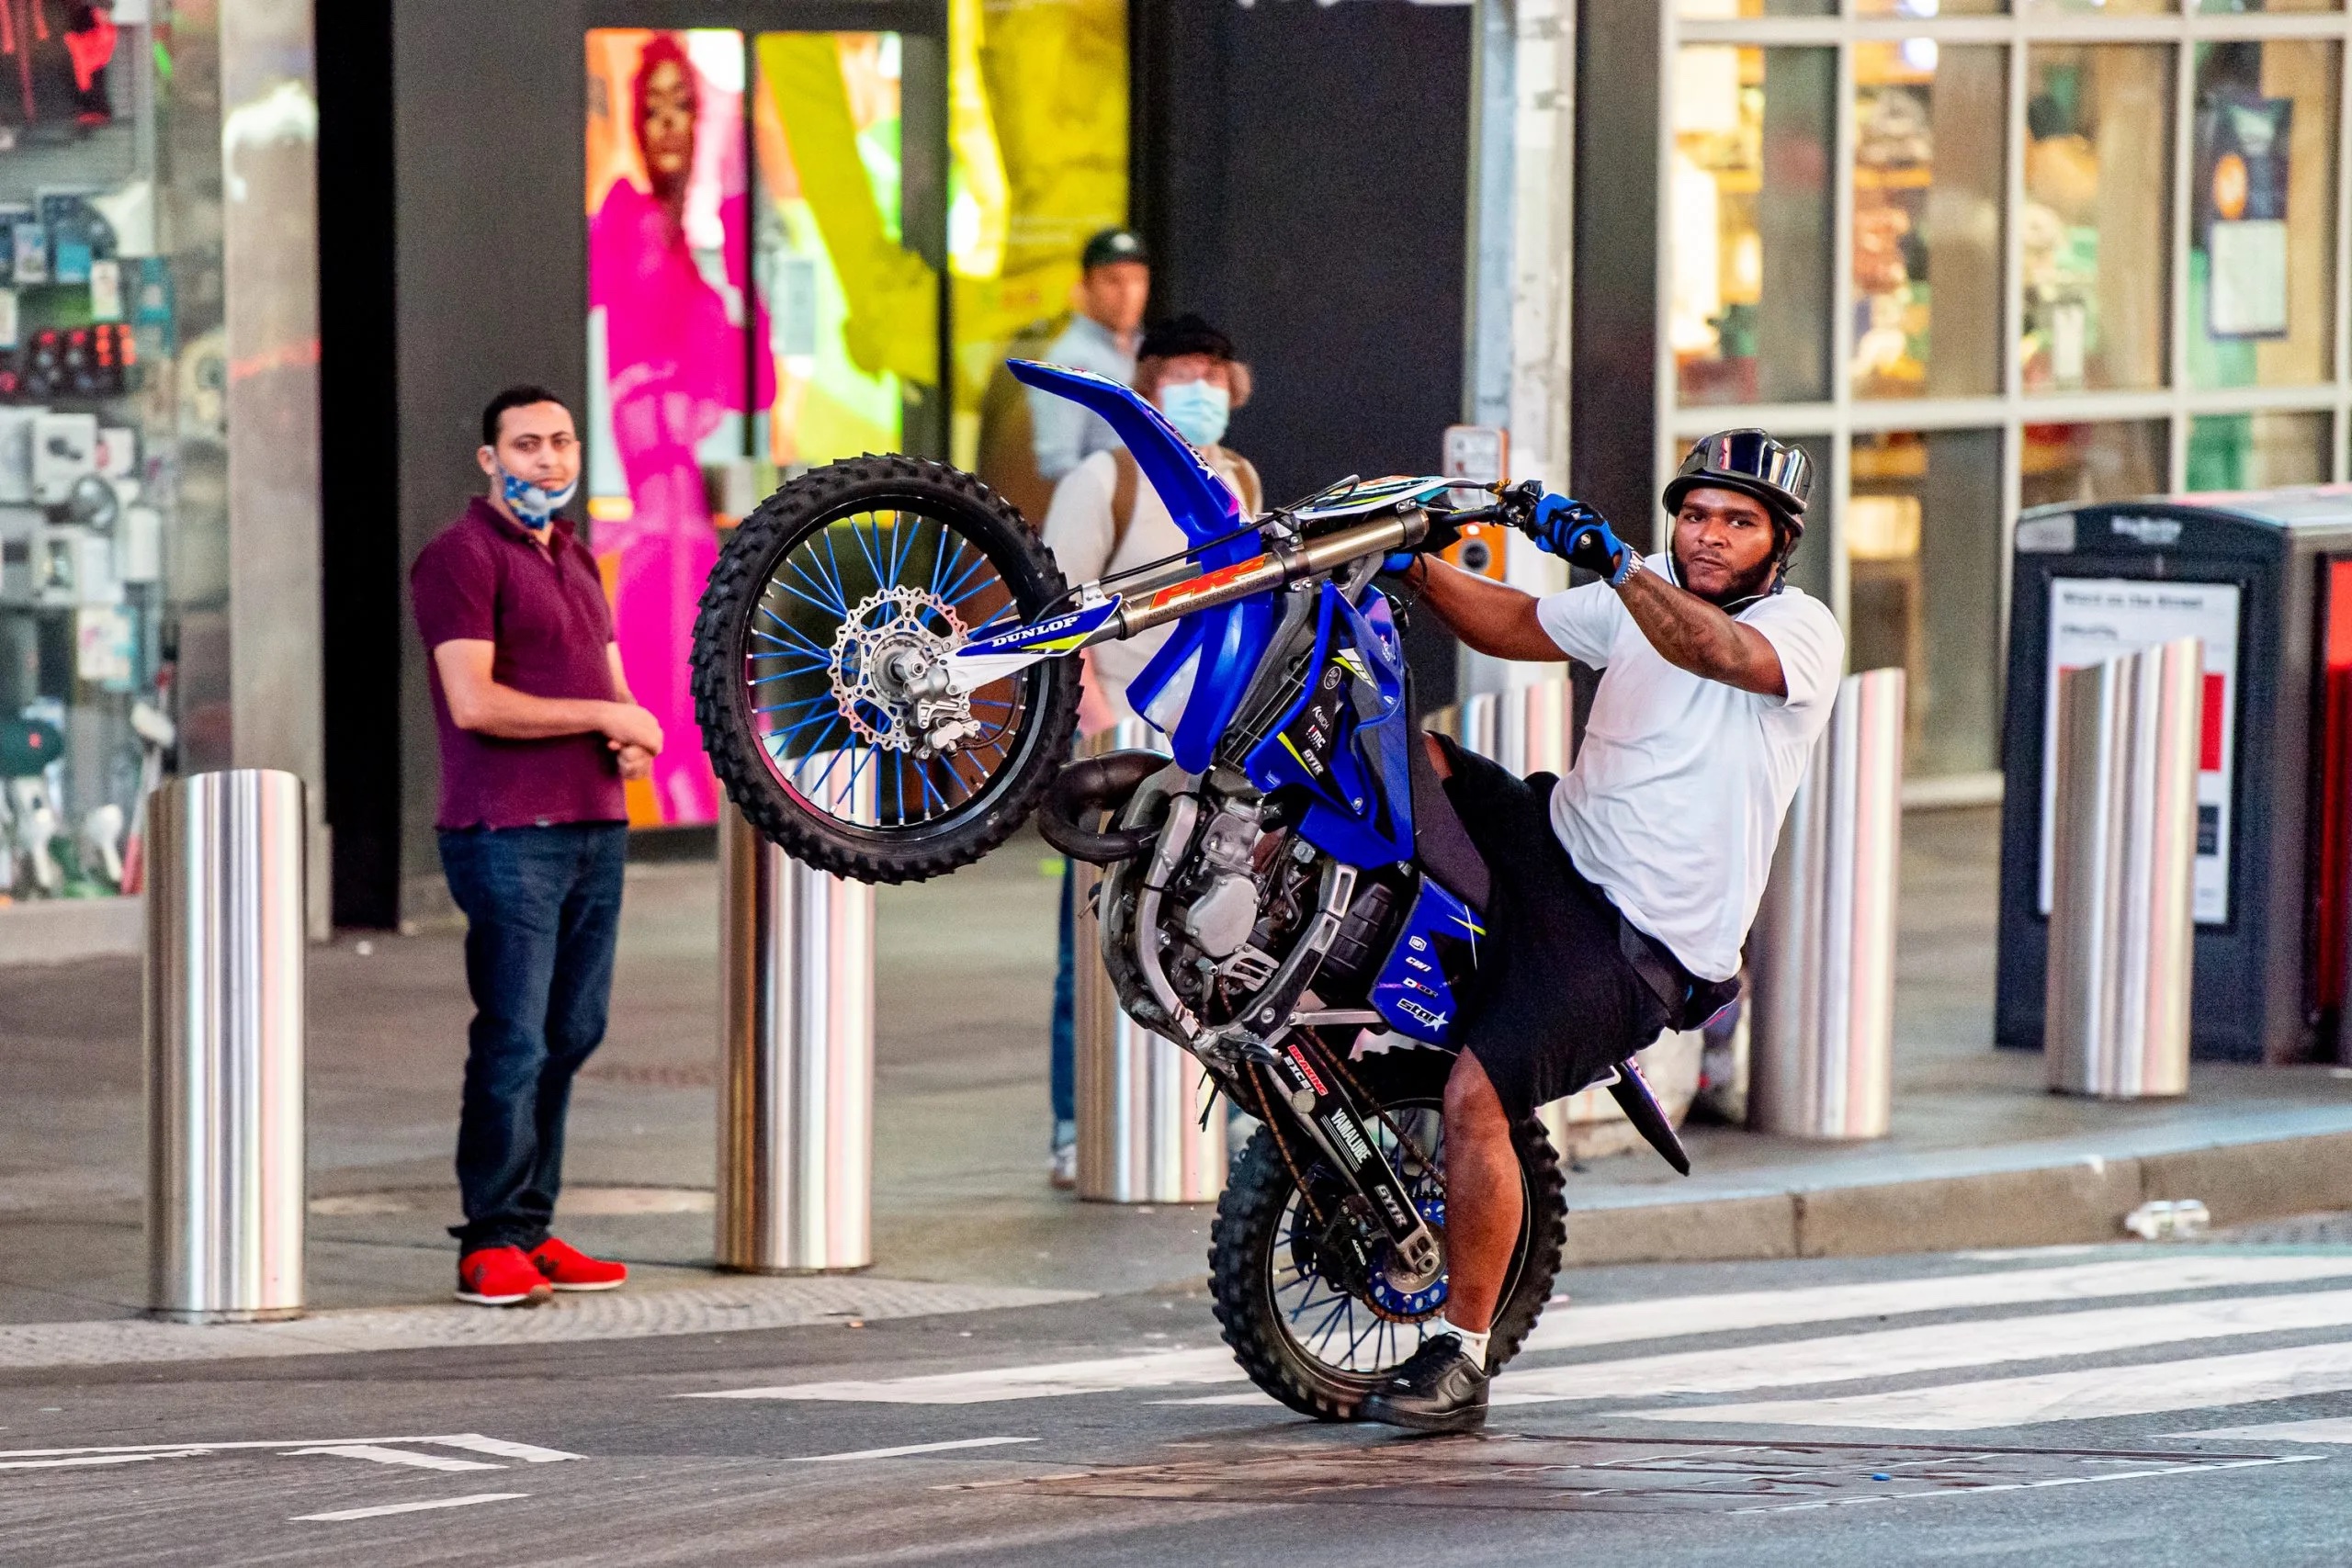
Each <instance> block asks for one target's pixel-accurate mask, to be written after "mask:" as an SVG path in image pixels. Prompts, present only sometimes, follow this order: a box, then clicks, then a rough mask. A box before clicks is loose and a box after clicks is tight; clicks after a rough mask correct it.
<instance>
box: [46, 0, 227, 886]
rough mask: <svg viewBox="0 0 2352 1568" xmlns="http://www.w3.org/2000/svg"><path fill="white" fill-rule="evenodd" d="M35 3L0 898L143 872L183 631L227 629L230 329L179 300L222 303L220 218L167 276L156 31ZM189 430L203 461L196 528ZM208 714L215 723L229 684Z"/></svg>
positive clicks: (204, 634) (163, 48)
mask: <svg viewBox="0 0 2352 1568" xmlns="http://www.w3.org/2000/svg"><path fill="white" fill-rule="evenodd" d="M67 13H71V14H70V15H68V14H67ZM26 15H28V16H29V15H31V13H26ZM49 16H50V17H51V20H50V21H49V22H46V23H44V24H43V25H42V26H41V27H40V28H39V29H38V30H36V29H34V28H32V26H31V25H30V23H29V22H20V23H19V24H18V28H17V32H16V33H15V34H14V35H13V39H14V41H11V42H9V43H8V45H7V52H8V54H9V56H10V57H11V59H10V69H9V71H8V73H7V81H8V84H9V85H8V86H7V88H6V91H5V92H0V904H6V903H13V902H18V901H24V900H39V899H53V898H76V897H98V896H102V895H106V894H111V893H117V892H124V893H130V892H136V891H138V890H139V889H140V887H141V884H142V881H143V873H142V867H141V858H142V857H141V840H142V838H143V832H142V827H143V824H142V821H141V811H142V803H143V801H144V799H145V796H146V794H147V792H148V791H149V790H150V789H152V788H153V787H154V786H155V785H156V784H158V783H160V782H161V779H162V776H163V773H164V762H165V761H166V758H167V756H168V755H169V754H170V752H171V751H172V749H173V747H174V745H175V740H176V739H177V736H176V734H175V724H174V720H173V717H172V715H173V713H174V711H175V701H174V694H173V692H172V682H173V669H174V656H175V647H176V644H177V640H178V638H179V637H181V635H182V634H183V632H185V634H186V635H187V637H191V638H193V639H194V640H195V641H197V642H198V644H200V645H202V647H203V648H204V649H220V648H222V647H224V646H225V638H226V635H227V631H226V615H225V605H226V601H227V563H226V558H225V530H224V529H223V528H222V526H221V523H222V509H221V507H220V491H219V489H218V486H217V481H218V480H219V479H220V475H221V473H222V471H223V469H224V468H225V446H224V429H225V426H224V423H223V392H224V389H225V386H226V381H225V378H224V376H223V374H222V368H223V367H222V346H221V337H220V332H219V330H218V328H217V326H215V327H214V328H213V330H210V331H209V332H206V333H202V334H201V335H200V336H199V337H198V339H197V340H196V341H194V342H182V341H181V337H180V329H181V327H182V326H183V325H184V323H183V321H181V319H180V318H179V316H178V314H177V312H176V310H175V300H176V298H177V296H178V293H179V290H180V289H182V288H187V289H190V290H191V291H192V292H193V293H194V294H195V295H196V296H197V297H198V299H206V300H210V301H217V300H218V299H219V298H220V273H219V257H220V253H219V248H218V247H219V240H218V237H217V236H218V223H217V215H216V221H215V222H214V224H213V225H212V231H211V232H212V238H211V241H210V248H209V251H208V252H207V253H205V254H203V255H201V256H198V255H190V256H189V257H187V258H186V265H184V266H183V268H182V269H181V270H180V271H178V272H176V273H175V270H174V267H173V265H172V257H171V243H170V240H171V236H170V235H169V234H167V233H159V224H158V216H159V215H158V210H157V209H158V203H157V200H156V190H157V186H158V183H159V180H160V179H162V178H163V177H164V174H165V172H164V170H162V169H161V168H159V164H158V146H159V142H162V141H164V136H163V132H162V126H161V114H160V111H161V107H162V106H161V103H160V97H161V95H160V93H159V89H158V73H159V69H161V68H162V67H164V66H167V65H168V63H169V62H170V60H171V53H170V48H169V43H168V40H167V39H160V38H158V37H156V36H154V35H153V33H152V32H151V29H150V28H148V27H147V26H146V25H144V24H143V23H133V22H130V21H128V20H126V21H124V22H122V23H120V24H119V25H118V24H117V23H116V22H114V21H113V20H112V19H111V13H109V12H107V10H105V9H103V8H94V7H88V6H77V7H68V8H66V12H59V11H55V10H52V11H51V12H50V13H49ZM20 89H21V90H20ZM212 134H213V138H214V142H213V145H214V147H215V149H216V150H217V147H218V135H219V132H218V130H217V129H215V130H214V131H213V133H212ZM159 240H160V241H162V242H163V243H160V244H159ZM214 309H215V310H216V311H217V304H216V305H215V306H214ZM218 319H219V318H218V315H217V313H216V314H215V315H214V316H213V318H212V320H213V321H215V322H217V321H218ZM175 383H176V384H175ZM181 434H185V435H186V436H187V446H188V449H189V452H188V455H189V456H190V457H192V459H193V460H194V461H195V462H197V463H198V465H200V466H201V467H202V468H204V469H205V470H206V477H207V478H209V479H211V480H213V481H215V482H214V483H213V484H209V485H202V486H198V487H194V488H197V489H198V490H199V491H202V492H203V494H204V495H205V496H206V497H207V498H208V500H209V504H199V505H197V506H195V507H193V508H191V509H190V510H191V511H193V512H194V513H198V514H199V515H198V516H197V517H196V518H195V521H196V522H197V523H198V525H200V528H199V529H197V530H191V531H190V533H189V535H188V536H186V537H183V536H180V535H179V532H178V531H179V530H180V528H181V527H182V525H184V524H187V523H188V522H189V521H190V519H189V518H188V517H187V516H184V515H183V509H182V508H181V506H180V504H179V490H180V481H181V479H182V477H183V474H182V461H181V460H182V456H183V454H182V450H181V445H180V442H179V440H178V437H179V436H180V435H181ZM199 534H200V536H199ZM208 546H209V547H208ZM167 564H168V565H169V566H170V568H171V576H170V581H168V582H167V581H166V575H165V569H166V565H167ZM212 664H213V665H217V667H218V668H220V670H221V671H223V672H225V665H226V661H225V659H222V660H214V661H212ZM208 667H211V666H208ZM201 695H202V696H205V697H209V695H210V694H209V693H207V694H201ZM204 712H205V716H206V717H207V718H208V719H209V721H210V723H211V724H212V726H213V728H216V729H217V728H221V727H223V726H224V725H225V720H226V717H227V709H226V704H225V690H224V693H223V694H222V701H221V702H220V704H219V705H207V706H206V707H205V709H204ZM220 739H225V737H221V738H220ZM220 749H222V750H225V747H222V748H220Z"/></svg>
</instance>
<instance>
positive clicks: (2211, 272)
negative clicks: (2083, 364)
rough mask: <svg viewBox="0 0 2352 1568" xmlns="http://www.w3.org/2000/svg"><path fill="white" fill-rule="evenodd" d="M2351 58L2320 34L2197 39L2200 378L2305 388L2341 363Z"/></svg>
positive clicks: (2195, 293)
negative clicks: (2343, 92)
mask: <svg viewBox="0 0 2352 1568" xmlns="http://www.w3.org/2000/svg"><path fill="white" fill-rule="evenodd" d="M2339 58H2340V51H2339V50H2338V48H2337V46H2336V45H2335V44H2334V43H2331V42H2325V41H2323V40H2319V39H2274V40H2272V41H2270V42H2267V43H2255V42H2233V43H2215V44H2199V46H2198V48H2197V98H2196V103H2197V119H2196V124H2195V127H2194V131H2195V146H2194V148H2193V150H2192V152H2191V154H2190V160H2191V161H2190V164H2189V168H2190V170H2191V175H2190V178H2191V180H2192V182H2193V183H2192V185H2191V186H2190V192H2189V194H2190V197H2191V198H2192V202H2193V206H2192V209H2191V218H2190V225H2191V227H2190V242H2189V252H2188V380H2189V384H2190V385H2191V386H2195V387H2256V386H2260V387H2278V386H2304V385H2309V384H2310V383H2312V382H2315V381H2322V380H2325V379H2326V378H2328V377H2329V376H2330V374H2331V373H2332V372H2333V369H2334V362H2335V353H2334V349H2335V139H2336V123H2335V118H2336V102H2337V94H2336V73H2337V70H2338V68H2339V67H2338V61H2339Z"/></svg>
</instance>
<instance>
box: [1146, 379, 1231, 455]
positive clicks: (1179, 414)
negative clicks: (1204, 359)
mask: <svg viewBox="0 0 2352 1568" xmlns="http://www.w3.org/2000/svg"><path fill="white" fill-rule="evenodd" d="M1159 412H1161V413H1164V414H1166V415H1167V416H1168V423H1170V424H1172V425H1174V426H1175V427H1176V434H1179V435H1181V436H1182V437H1183V438H1184V439H1185V440H1187V441H1189V442H1191V443H1192V444H1193V446H1216V444H1217V443H1218V442H1220V441H1222V440H1224V439H1225V426H1226V423H1227V421H1228V420H1229V419H1231V418H1232V416H1233V399H1232V398H1231V396H1229V395H1228V394H1227V391H1226V389H1224V388H1223V387H1220V386H1218V385H1216V383H1215V382H1214V381H1179V382H1177V383H1175V384H1174V385H1173V386H1167V387H1162V388H1160V389H1159Z"/></svg>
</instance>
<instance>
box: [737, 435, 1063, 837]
mask: <svg viewBox="0 0 2352 1568" xmlns="http://www.w3.org/2000/svg"><path fill="white" fill-rule="evenodd" d="M1062 588H1063V583H1062V576H1061V572H1060V571H1059V570H1057V568H1056V567H1055V565H1054V561H1053V558H1052V556H1050V555H1049V554H1047V553H1046V548H1045V547H1044V546H1043V545H1042V544H1040V543H1039V542H1038V540H1037V537H1036V536H1035V535H1034V534H1033V533H1031V532H1030V530H1029V528H1028V526H1027V525H1025V524H1024V523H1023V521H1022V519H1021V514H1020V513H1017V512H1015V511H1014V510H1013V509H1012V507H1011V506H1009V505H1007V504H1006V503H1005V502H1002V501H1001V500H999V499H998V498H997V497H996V496H995V495H994V494H993V493H992V492H990V491H989V490H988V488H987V487H986V486H984V485H982V484H981V483H980V482H979V480H978V479H974V478H973V477H972V476H971V475H969V474H966V473H963V472H961V471H959V470H957V469H955V468H948V467H946V466H945V465H944V464H940V463H931V462H924V461H922V460H920V459H917V458H912V457H860V458H855V459H853V460H851V461H847V462H841V463H832V464H829V465H827V466H826V467H824V468H812V469H810V470H809V472H808V473H806V474H803V475H801V476H800V477H799V478H797V479H793V480H791V481H790V482H789V483H787V484H786V485H785V486H784V487H783V488H782V489H781V490H779V491H776V492H775V495H773V496H771V497H770V498H769V499H768V501H767V502H766V503H765V504H764V505H763V506H761V507H760V509H759V510H758V511H756V512H754V513H752V515H751V516H749V517H747V518H745V519H744V520H743V522H742V524H741V525H740V526H738V527H737V528H736V529H735V530H734V531H733V533H732V534H731V535H730V536H729V537H728V539H727V541H726V543H725V545H724V546H723V547H722V548H721V549H720V551H719V557H718V565H717V566H716V567H714V568H713V569H712V570H711V574H710V581H709V584H708V586H707V588H706V589H705V590H704V592H703V596H702V607H701V611H700V613H699V614H698V615H697V616H696V617H695V642H694V692H695V720H696V722H697V723H698V724H699V725H700V727H701V728H702V735H703V745H704V748H705V749H706V750H707V751H708V752H709V754H710V761H711V767H712V769H713V770H714V771H715V772H716V773H718V777H719V780H720V782H721V783H722V784H725V785H726V788H727V794H728V797H729V799H731V800H732V801H734V803H735V805H736V806H737V807H739V808H740V809H741V811H742V813H743V815H744V816H745V817H746V818H748V819H749V820H750V821H751V823H752V826H753V827H754V828H756V829H759V831H760V832H761V833H762V834H763V835H764V836H765V837H767V838H768V839H769V840H772V841H774V842H775V843H776V844H777V845H779V846H781V847H782V848H783V849H784V851H785V852H786V853H787V854H789V855H791V856H792V857H793V858H795V859H796V860H799V861H802V862H804V863H808V864H809V865H812V866H815V867H817V868H818V869H820V870H822V871H828V872H831V873H832V874H835V875H838V876H849V877H854V878H856V879H858V880H859V881H862V882H910V881H921V880H922V879H924V878H926V877H933V876H938V875H941V874H944V873H946V872H950V871H953V870H955V869H956V867H957V866H960V865H967V864H969V863H971V862H973V861H975V860H978V858H979V857H980V856H982V855H984V854H986V853H987V852H989V851H990V850H992V849H994V848H995V847H996V846H997V845H999V844H1001V843H1002V842H1003V841H1004V840H1006V839H1007V838H1008V837H1010V836H1011V835H1012V832H1013V830H1014V829H1017V828H1018V827H1019V826H1020V825H1021V823H1022V821H1023V818H1026V817H1027V816H1028V815H1029V813H1030V811H1031V810H1032V809H1034V808H1035V806H1036V804H1037V801H1038V799H1039V797H1040V796H1042V795H1044V793H1045V791H1046V786H1047V785H1048V784H1050V783H1051V782H1052V780H1053V775H1054V773H1055V770H1056V769H1057V768H1058V767H1059V766H1060V764H1061V763H1062V762H1063V761H1066V760H1067V759H1068V757H1069V743H1070V737H1071V735H1072V733H1073V732H1074V731H1075V730H1076V728H1077V726H1078V700H1079V675H1078V666H1077V664H1076V662H1075V661H1073V660H1066V659H1055V660H1044V661H1042V662H1040V663H1037V664H1033V665H1031V666H1030V667H1029V668H1028V669H1026V670H1023V671H1018V672H1017V673H1015V674H1012V675H1010V676H1007V677H1005V678H1003V679H1001V680H998V681H995V682H990V683H989V684H988V685H986V686H983V687H981V688H980V689H979V690H978V691H977V692H974V693H972V694H970V695H969V697H968V699H967V701H966V702H965V703H964V704H963V705H959V706H957V707H956V709H955V711H953V712H952V713H950V714H948V715H947V716H945V718H944V719H943V717H942V716H941V715H940V714H939V713H938V712H937V711H935V710H934V711H932V712H930V713H926V714H919V713H918V711H917V709H916V703H917V701H918V694H917V693H916V691H914V690H912V689H910V688H911V686H912V683H913V682H914V681H915V680H916V679H917V678H919V677H920V675H921V674H922V672H923V671H926V670H929V669H931V668H933V667H935V666H936V665H938V664H939V663H940V661H942V660H944V659H946V658H947V657H949V656H950V655H951V654H952V653H953V651H954V649H956V646H957V645H958V644H959V643H961V642H962V641H964V640H965V639H967V637H970V636H971V635H973V634H975V633H977V632H979V631H982V630H994V629H1001V628H1002V627H1004V626H1012V625H1015V624H1018V623H1019V622H1021V621H1023V620H1027V619H1030V618H1033V617H1035V615H1038V614H1039V613H1040V612H1042V611H1043V610H1044V609H1045V608H1046V606H1047V605H1048V604H1051V603H1052V602H1053V601H1054V600H1055V599H1056V598H1057V597H1058V596H1059V595H1060V594H1061V592H1062ZM943 725H946V726H950V727H952V728H943Z"/></svg>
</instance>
